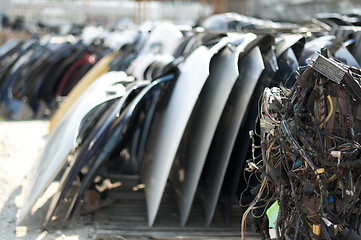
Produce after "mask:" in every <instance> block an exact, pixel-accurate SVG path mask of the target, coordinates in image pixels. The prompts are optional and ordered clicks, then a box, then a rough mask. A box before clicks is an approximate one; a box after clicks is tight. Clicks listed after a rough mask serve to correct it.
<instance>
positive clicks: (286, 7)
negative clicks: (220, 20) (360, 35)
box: [0, 0, 361, 31]
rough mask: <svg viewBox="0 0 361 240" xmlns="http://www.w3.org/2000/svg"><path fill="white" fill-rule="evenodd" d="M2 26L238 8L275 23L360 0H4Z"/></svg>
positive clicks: (125, 22) (186, 18) (185, 16)
mask: <svg viewBox="0 0 361 240" xmlns="http://www.w3.org/2000/svg"><path fill="white" fill-rule="evenodd" d="M0 2H1V4H0V13H1V19H2V22H1V25H2V26H3V27H8V26H9V25H10V26H12V27H13V28H15V29H20V28H25V29H27V30H29V31H34V28H38V27H42V26H47V27H59V25H61V26H63V27H64V26H65V25H66V24H79V25H87V24H98V25H102V26H105V27H107V28H124V27H127V26H129V24H133V23H135V24H139V23H142V22H144V21H148V20H151V21H154V20H157V19H170V20H172V21H174V22H176V23H186V24H194V23H196V22H197V21H198V20H199V19H202V18H204V17H207V16H209V15H211V14H213V13H222V12H237V13H240V14H244V15H248V16H255V17H259V18H265V19H270V20H274V21H291V22H301V21H307V20H309V19H310V18H311V17H313V16H314V15H315V14H317V13H326V12H332V13H345V12H349V11H351V10H352V11H355V9H357V8H360V7H361V1H359V0H345V1H337V0H199V1H195V0H178V1H177V0H168V1H167V0H160V1H148V0H1V1H0Z"/></svg>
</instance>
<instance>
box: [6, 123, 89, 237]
mask: <svg viewBox="0 0 361 240" xmlns="http://www.w3.org/2000/svg"><path fill="white" fill-rule="evenodd" d="M48 125H49V122H48V121H9V122H8V121H2V122H0V226H1V227H0V236H1V239H5V240H8V239H24V240H27V239H29V240H30V239H31V240H32V239H36V240H43V239H44V240H46V239H67V240H70V239H74V240H75V239H95V234H94V233H95V230H94V226H93V224H92V223H91V221H90V220H89V219H86V218H84V219H79V221H76V224H75V225H74V226H73V227H72V228H71V229H60V230H53V231H42V228H41V225H42V221H43V219H44V215H45V213H46V209H47V208H46V206H47V203H48V202H47V201H46V199H45V200H43V201H42V202H39V203H37V205H39V206H40V207H39V208H38V209H37V208H35V213H34V214H33V215H32V216H31V217H29V218H27V219H26V220H25V222H24V223H23V224H22V225H20V226H16V219H17V214H18V211H19V209H20V207H21V205H22V202H23V198H22V190H23V188H24V187H26V174H27V173H28V171H29V169H30V168H31V166H32V164H33V162H34V161H35V160H36V159H37V157H38V155H40V152H41V150H42V148H43V147H44V145H45V143H46V137H47V132H48ZM33 211H34V209H33Z"/></svg>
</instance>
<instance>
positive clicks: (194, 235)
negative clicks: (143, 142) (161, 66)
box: [94, 176, 260, 240]
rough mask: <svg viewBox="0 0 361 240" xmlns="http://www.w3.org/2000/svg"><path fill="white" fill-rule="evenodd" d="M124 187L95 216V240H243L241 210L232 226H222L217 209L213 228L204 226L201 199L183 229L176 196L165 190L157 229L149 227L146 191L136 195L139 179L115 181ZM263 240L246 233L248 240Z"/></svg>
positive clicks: (111, 193) (232, 219) (233, 216)
mask: <svg viewBox="0 0 361 240" xmlns="http://www.w3.org/2000/svg"><path fill="white" fill-rule="evenodd" d="M114 181H119V182H121V184H122V185H121V186H120V187H118V188H116V189H113V190H111V191H110V192H109V195H108V198H110V199H112V200H114V201H113V203H112V204H111V205H109V206H107V207H105V208H103V209H100V210H98V211H96V212H95V214H94V222H95V228H96V239H98V240H110V239H159V240H161V239H228V240H231V239H240V230H239V226H240V218H241V217H240V216H241V212H240V211H241V210H240V208H239V207H238V206H235V209H234V211H233V214H232V216H231V219H230V222H229V224H227V225H225V224H224V223H223V217H222V214H221V211H219V209H217V211H216V213H215V216H214V220H213V222H212V224H211V226H210V227H206V226H205V215H204V211H203V205H202V203H201V200H200V198H196V199H195V201H194V203H193V208H192V211H191V215H190V218H189V221H188V223H187V225H186V226H185V227H180V225H179V223H180V221H179V214H178V206H177V199H176V195H175V194H174V193H172V191H171V190H170V189H168V188H167V189H166V192H165V194H164V195H163V199H162V204H161V208H160V210H159V213H158V216H157V219H156V221H155V223H154V226H152V227H149V226H148V219H147V207H146V199H145V194H144V191H143V189H140V190H137V191H134V189H133V187H135V186H137V185H138V184H139V177H138V176H118V177H112V182H114ZM248 239H250V240H253V239H254V240H255V239H260V237H259V235H258V234H255V233H250V232H247V240H248Z"/></svg>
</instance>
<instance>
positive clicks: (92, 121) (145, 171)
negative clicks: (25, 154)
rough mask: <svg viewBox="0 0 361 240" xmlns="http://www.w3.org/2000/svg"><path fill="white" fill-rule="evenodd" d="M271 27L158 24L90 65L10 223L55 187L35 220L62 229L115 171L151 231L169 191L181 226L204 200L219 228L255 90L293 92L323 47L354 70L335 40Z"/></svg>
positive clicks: (243, 154) (235, 193)
mask: <svg viewBox="0 0 361 240" xmlns="http://www.w3.org/2000/svg"><path fill="white" fill-rule="evenodd" d="M270 32H272V34H264V33H263V34H255V33H251V32H248V33H245V32H228V31H222V32H219V31H211V30H207V29H200V28H197V29H192V28H185V27H184V26H182V27H179V26H176V25H173V24H169V23H166V24H162V25H159V26H157V27H156V28H154V29H153V30H152V31H151V32H150V34H149V36H148V37H146V40H145V41H144V44H142V45H141V47H140V49H139V50H137V51H135V49H136V48H134V45H131V44H130V45H127V46H126V47H124V48H122V49H121V50H120V51H118V52H114V53H112V54H110V55H108V56H106V57H104V58H103V59H102V60H100V61H99V62H98V63H97V64H96V65H95V66H94V67H93V68H92V69H91V70H90V71H89V72H88V73H87V74H86V75H85V76H84V77H83V78H82V79H81V80H80V81H79V82H78V84H77V85H76V86H75V87H74V88H73V90H72V91H71V92H70V93H69V95H68V98H67V99H66V100H65V102H64V103H63V104H62V105H61V106H60V108H59V109H58V111H57V112H56V113H55V114H54V118H53V119H52V121H51V133H50V135H49V139H48V142H47V144H46V147H45V148H44V150H43V152H42V154H41V155H40V156H39V159H38V160H37V161H36V164H35V165H34V169H33V170H32V171H31V173H30V175H29V177H28V182H29V184H28V186H27V188H26V189H25V199H26V200H25V201H24V202H25V203H26V204H25V205H24V206H23V208H22V209H21V211H20V217H19V219H18V222H22V221H23V220H24V218H25V217H26V216H27V215H28V214H29V213H30V211H31V208H32V207H33V205H34V204H35V202H36V201H37V199H38V198H39V197H40V196H41V195H42V194H43V193H44V191H45V190H46V189H47V188H48V186H49V185H50V184H51V183H52V182H53V181H55V180H57V181H60V182H59V186H58V188H57V191H56V193H55V194H54V196H53V197H52V200H51V204H50V207H49V210H48V213H47V216H46V218H45V224H48V223H49V222H51V221H53V220H54V219H57V220H59V219H60V220H61V221H62V222H63V223H65V222H66V221H67V220H68V219H70V218H71V217H73V216H74V213H75V212H76V211H77V210H79V209H80V208H81V206H82V204H83V203H84V201H83V200H84V195H85V193H86V191H87V190H88V189H89V188H91V189H97V188H96V187H95V186H96V185H100V184H101V183H102V180H104V179H106V178H107V176H109V175H110V174H114V173H115V174H133V175H134V174H136V175H140V179H141V183H144V185H145V195H146V200H147V210H148V225H149V226H152V225H153V224H154V221H155V220H156V218H157V215H158V212H159V209H160V208H161V207H162V198H163V196H164V190H165V188H166V186H167V185H168V186H170V188H171V189H172V190H174V192H176V194H177V195H178V199H177V201H178V206H179V220H180V225H181V226H185V225H186V224H187V221H188V219H189V216H190V214H191V212H192V205H193V202H194V199H195V198H201V199H203V204H204V212H205V219H204V222H205V223H206V224H207V225H208V226H209V225H210V224H211V222H212V218H213V215H214V212H215V209H216V206H217V205H222V210H223V214H224V216H225V221H227V219H228V218H229V215H230V212H231V206H232V204H233V203H234V202H235V201H237V198H238V197H239V193H240V191H241V190H242V189H243V188H244V187H245V185H246V184H245V182H244V180H243V178H242V177H241V176H243V169H244V166H245V164H246V159H248V158H249V157H250V156H251V148H250V145H251V139H250V138H249V131H250V130H251V129H253V128H254V123H255V119H256V117H257V115H258V111H257V108H258V101H259V98H260V96H261V94H262V92H263V89H264V88H265V87H272V86H281V87H282V88H284V89H287V88H290V87H292V86H293V85H294V83H295V79H296V76H297V70H298V69H299V68H300V66H303V65H306V64H308V62H309V61H311V60H310V59H312V58H314V57H316V56H317V55H315V52H317V51H319V50H320V49H321V48H323V47H327V48H329V50H330V52H331V53H332V55H333V56H335V58H337V59H339V61H343V62H344V63H345V64H348V65H351V66H354V67H357V68H359V65H358V62H357V61H356V60H355V58H354V57H353V55H352V54H351V53H350V51H349V49H351V47H352V45H345V44H344V43H345V42H346V40H344V39H335V37H333V36H328V35H325V33H324V32H322V33H317V34H311V35H309V34H292V33H290V34H282V33H277V32H276V33H274V32H275V31H274V29H272V31H270ZM320 35H321V36H320ZM112 66H118V69H119V66H122V67H124V66H126V67H125V69H124V71H108V70H110V69H113V70H118V69H117V68H112ZM104 72H106V73H104ZM74 183H76V190H75V191H70V189H71V187H72V186H73V185H74ZM251 196H252V195H251V194H249V197H251ZM64 204H65V205H66V207H65V211H64V210H62V209H60V205H64ZM158 217H159V216H158Z"/></svg>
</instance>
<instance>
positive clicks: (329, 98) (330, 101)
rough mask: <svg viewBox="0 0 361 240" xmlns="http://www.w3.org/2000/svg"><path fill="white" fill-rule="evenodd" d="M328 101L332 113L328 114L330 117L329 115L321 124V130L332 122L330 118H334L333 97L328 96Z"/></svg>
mask: <svg viewBox="0 0 361 240" xmlns="http://www.w3.org/2000/svg"><path fill="white" fill-rule="evenodd" d="M327 99H328V102H329V103H330V111H329V112H328V115H327V117H326V119H325V121H324V122H322V123H321V125H320V128H322V127H323V125H324V124H325V123H327V122H328V120H330V118H331V116H332V113H333V102H332V98H331V96H330V95H328V96H327Z"/></svg>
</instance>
